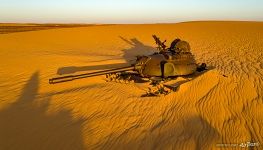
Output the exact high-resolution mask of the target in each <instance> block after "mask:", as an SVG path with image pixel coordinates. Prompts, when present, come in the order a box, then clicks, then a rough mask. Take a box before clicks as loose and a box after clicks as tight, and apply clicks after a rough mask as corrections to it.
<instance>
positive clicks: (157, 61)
mask: <svg viewBox="0 0 263 150" xmlns="http://www.w3.org/2000/svg"><path fill="white" fill-rule="evenodd" d="M153 38H154V40H155V42H156V44H157V48H156V49H157V51H156V52H155V53H153V54H151V55H143V56H137V58H136V62H135V63H134V64H131V65H128V64H127V67H122V68H113V69H107V70H103V71H97V72H91V73H83V74H78V75H67V76H60V77H56V78H52V79H49V83H50V84H56V83H61V82H68V81H73V80H77V79H83V78H88V77H93V76H100V75H106V77H107V78H118V79H129V80H130V79H131V76H136V77H137V78H138V77H139V78H144V79H145V78H148V79H149V80H150V81H151V80H156V79H158V80H162V81H163V80H166V79H168V78H173V77H178V76H186V75H190V74H193V73H195V72H196V71H199V72H200V71H203V70H205V69H206V64H205V63H202V64H201V65H198V64H197V63H196V61H195V57H194V56H193V54H192V53H191V47H190V45H189V43H188V42H186V41H183V40H181V39H175V40H174V41H173V42H172V43H171V45H170V47H169V48H167V46H166V45H165V42H166V40H165V41H164V42H161V40H160V39H159V38H158V37H157V36H156V35H153Z"/></svg>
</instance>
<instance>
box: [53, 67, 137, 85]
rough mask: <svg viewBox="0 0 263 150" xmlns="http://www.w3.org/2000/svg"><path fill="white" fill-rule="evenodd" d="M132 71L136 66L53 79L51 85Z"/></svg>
mask: <svg viewBox="0 0 263 150" xmlns="http://www.w3.org/2000/svg"><path fill="white" fill-rule="evenodd" d="M132 70H134V66H129V67H122V68H114V69H107V70H102V71H96V72H91V73H83V74H78V75H67V76H62V77H56V78H51V79H49V84H56V83H62V82H69V81H73V80H77V79H83V78H88V77H94V76H99V75H105V74H110V73H117V72H123V71H132Z"/></svg>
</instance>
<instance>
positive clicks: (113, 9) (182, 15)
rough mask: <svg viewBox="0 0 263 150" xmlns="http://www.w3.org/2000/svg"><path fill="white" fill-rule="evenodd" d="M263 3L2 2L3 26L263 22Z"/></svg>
mask: <svg viewBox="0 0 263 150" xmlns="http://www.w3.org/2000/svg"><path fill="white" fill-rule="evenodd" d="M262 14H263V0H0V22H39V23H46V22H50V23H56V22H57V23H63V22H65V23H171V22H180V21H193V20H255V21H263V15H262Z"/></svg>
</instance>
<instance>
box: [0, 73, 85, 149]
mask: <svg viewBox="0 0 263 150" xmlns="http://www.w3.org/2000/svg"><path fill="white" fill-rule="evenodd" d="M39 86H40V82H39V73H38V72H36V73H34V74H33V75H32V76H31V78H30V79H29V80H28V81H27V83H26V84H25V86H24V88H23V89H22V93H21V95H20V97H19V98H18V99H17V100H16V102H14V103H13V104H11V105H10V106H8V107H7V108H4V109H2V110H1V111H0V122H1V123H0V133H1V134H0V149H5V150H9V149H21V150H23V149H26V150H31V149H32V150H36V149H50V150H52V149H54V150H57V149H84V144H83V138H82V123H83V122H84V120H81V119H77V120H76V119H74V120H73V118H72V117H71V112H70V111H69V110H61V111H59V112H57V113H53V114H47V111H48V107H49V102H50V101H51V99H52V97H51V96H46V97H43V98H42V99H41V98H39V94H38V91H39Z"/></svg>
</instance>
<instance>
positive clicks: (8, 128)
mask: <svg viewBox="0 0 263 150" xmlns="http://www.w3.org/2000/svg"><path fill="white" fill-rule="evenodd" d="M152 34H157V35H158V36H160V37H161V39H167V43H169V42H171V41H172V40H173V39H175V38H181V39H183V40H186V41H188V42H189V43H190V45H191V48H192V53H193V54H194V55H195V56H196V60H197V62H199V63H201V62H204V63H207V65H208V66H209V67H210V70H208V71H207V72H205V73H203V74H202V75H200V76H197V77H195V78H193V79H192V80H191V81H189V82H186V83H184V84H182V85H181V86H180V88H179V90H178V91H177V92H174V93H171V94H169V95H167V96H161V97H144V98H141V97H140V96H141V94H143V93H144V92H145V91H144V88H143V87H142V86H141V85H140V84H136V83H131V84H121V83H112V82H105V81H104V76H99V77H92V78H89V79H82V80H78V81H73V82H68V83H62V84H56V85H49V84H48V79H49V78H51V77H54V76H57V75H56V74H57V72H59V73H62V74H65V73H69V72H70V73H82V72H83V71H85V70H88V71H95V70H99V69H102V68H103V66H108V67H109V66H110V65H109V64H111V63H125V62H131V61H132V60H133V59H134V57H135V56H136V55H141V54H150V53H152V52H153V51H154V50H155V48H154V47H155V46H156V45H155V42H154V41H153V39H152V37H151V35H152ZM90 66H93V67H90ZM94 66H95V67H94ZM96 66H97V68H96ZM262 91H263V23H260V22H187V23H179V24H156V25H108V26H89V27H77V28H63V29H52V30H41V31H31V32H20V33H12V34H0V149H1V150H2V149H3V150H9V149H11V150H13V149H14V150H15V149H19V150H31V149H32V150H36V149H44V150H47V149H48V150H52V149H54V150H58V149H64V150H66V149H69V150H73V149H176V150H177V149H178V150H183V149H202V150H203V149H218V148H219V146H220V145H218V144H220V143H221V144H224V143H225V144H228V143H233V144H238V145H236V146H237V147H236V148H237V149H239V148H240V147H239V144H241V143H246V142H251V143H252V142H255V143H257V144H259V146H257V147H254V148H255V149H263V147H262V144H263V136H262V135H263V130H262V128H263V109H262V108H263V92H262ZM260 144H261V145H260ZM221 146H222V145H221ZM227 148H229V149H231V148H233V147H227Z"/></svg>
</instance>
